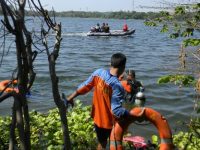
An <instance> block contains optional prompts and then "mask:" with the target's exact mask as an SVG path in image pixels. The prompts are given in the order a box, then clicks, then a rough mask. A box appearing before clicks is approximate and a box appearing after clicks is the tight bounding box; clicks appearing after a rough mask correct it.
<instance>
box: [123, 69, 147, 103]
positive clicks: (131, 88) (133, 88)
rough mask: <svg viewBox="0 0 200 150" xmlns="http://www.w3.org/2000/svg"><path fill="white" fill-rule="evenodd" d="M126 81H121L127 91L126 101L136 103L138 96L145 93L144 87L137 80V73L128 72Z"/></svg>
mask: <svg viewBox="0 0 200 150" xmlns="http://www.w3.org/2000/svg"><path fill="white" fill-rule="evenodd" d="M126 75H127V76H126V79H125V80H122V81H121V84H122V86H123V87H124V89H125V100H126V102H131V103H132V102H134V101H135V97H136V94H137V93H138V92H144V86H143V85H142V84H141V82H140V81H137V80H136V77H135V71H134V70H128V71H127V72H126Z"/></svg>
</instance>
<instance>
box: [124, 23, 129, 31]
mask: <svg viewBox="0 0 200 150" xmlns="http://www.w3.org/2000/svg"><path fill="white" fill-rule="evenodd" d="M123 31H124V32H127V31H128V25H127V24H126V23H125V24H124V26H123Z"/></svg>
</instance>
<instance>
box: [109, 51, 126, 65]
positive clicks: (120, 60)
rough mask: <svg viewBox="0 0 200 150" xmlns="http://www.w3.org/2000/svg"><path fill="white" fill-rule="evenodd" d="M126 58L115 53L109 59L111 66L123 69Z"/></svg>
mask: <svg viewBox="0 0 200 150" xmlns="http://www.w3.org/2000/svg"><path fill="white" fill-rule="evenodd" d="M125 65H126V56H125V55H124V54H122V53H115V54H113V55H112V57H111V66H112V67H114V68H120V67H125Z"/></svg>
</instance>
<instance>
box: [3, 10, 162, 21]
mask: <svg viewBox="0 0 200 150" xmlns="http://www.w3.org/2000/svg"><path fill="white" fill-rule="evenodd" d="M49 13H50V14H51V15H52V16H53V15H55V16H56V17H79V18H106V19H111V18H112V19H147V18H148V19H153V18H157V17H160V16H161V14H160V13H159V12H136V11H117V12H85V11H63V12H54V13H53V11H49ZM0 15H2V11H1V8H0ZM26 15H27V16H35V15H36V14H35V13H34V12H33V11H27V10H26Z"/></svg>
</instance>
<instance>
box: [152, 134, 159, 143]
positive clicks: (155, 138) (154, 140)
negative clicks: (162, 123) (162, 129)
mask: <svg viewBox="0 0 200 150" xmlns="http://www.w3.org/2000/svg"><path fill="white" fill-rule="evenodd" d="M151 140H152V144H156V145H158V136H157V135H152V137H151Z"/></svg>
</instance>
